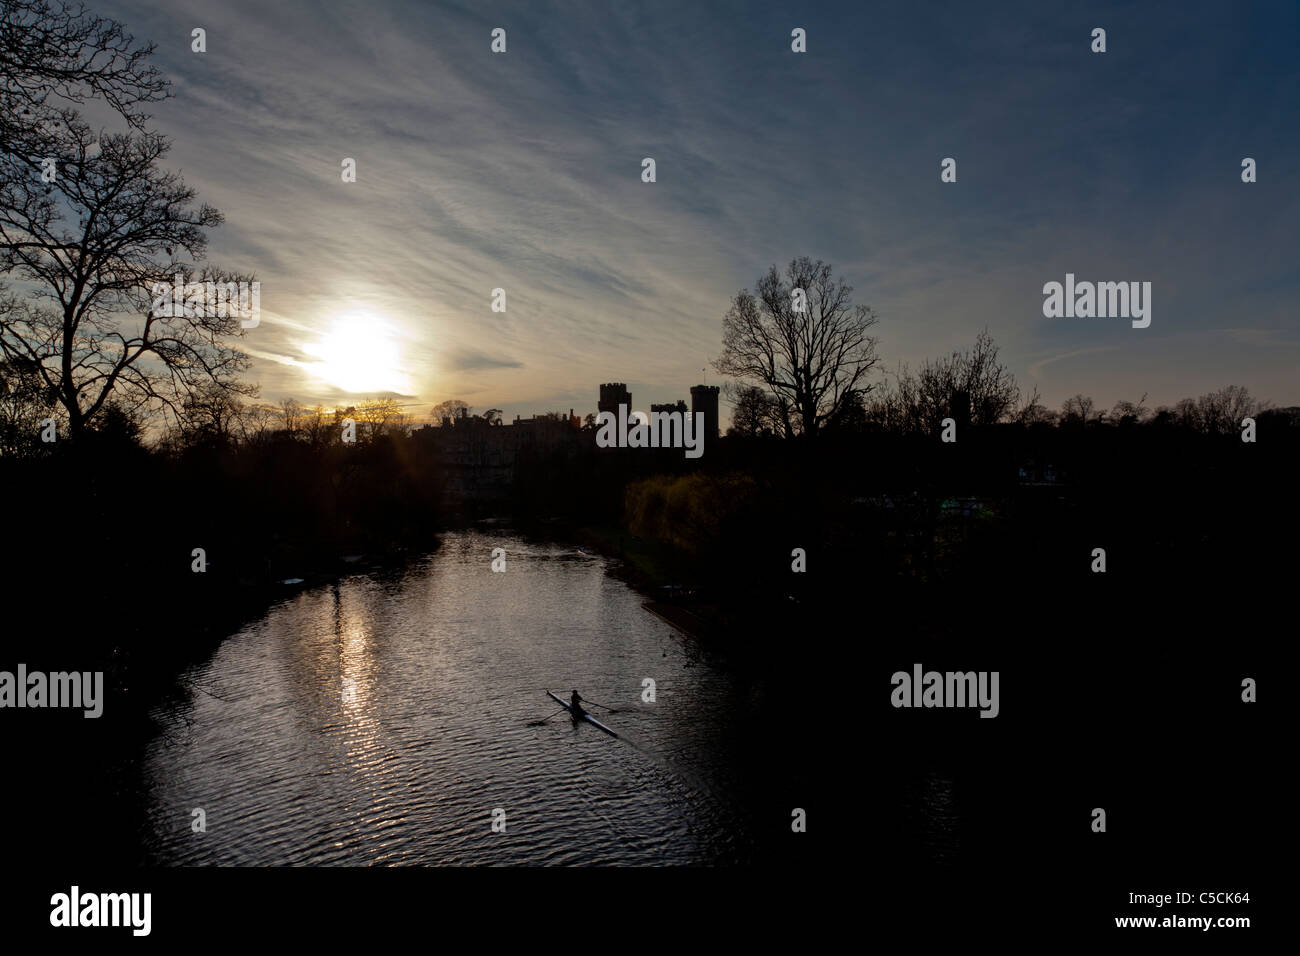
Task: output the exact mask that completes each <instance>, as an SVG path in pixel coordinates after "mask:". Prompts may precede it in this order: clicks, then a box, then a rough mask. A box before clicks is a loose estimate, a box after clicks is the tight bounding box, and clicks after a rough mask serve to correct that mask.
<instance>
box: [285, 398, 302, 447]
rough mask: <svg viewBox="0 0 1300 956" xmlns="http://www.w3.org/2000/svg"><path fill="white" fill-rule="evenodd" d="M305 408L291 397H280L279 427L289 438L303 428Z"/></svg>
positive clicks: (293, 436)
mask: <svg viewBox="0 0 1300 956" xmlns="http://www.w3.org/2000/svg"><path fill="white" fill-rule="evenodd" d="M306 414H307V412H306V409H304V408H303V407H302V405H301V404H299V403H298V401H297V400H295V399H292V398H282V399H280V427H281V428H283V429H284V432H285V434H286V435H288V436H289V437H290V438H297V437H298V435H299V433H300V432H301V431H302V430H303V425H304V419H305V418H306Z"/></svg>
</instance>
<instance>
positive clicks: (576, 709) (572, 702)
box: [569, 690, 586, 717]
mask: <svg viewBox="0 0 1300 956" xmlns="http://www.w3.org/2000/svg"><path fill="white" fill-rule="evenodd" d="M580 700H582V697H581V696H580V695H579V694H578V692H577V691H576V690H575V691H574V692H573V696H572V697H571V698H569V708H570V709H571V710H572V711H573V716H574V717H581V716H582V715H583V714H585V713H586V711H585V710H583V709H582V704H580V703H578V701H580Z"/></svg>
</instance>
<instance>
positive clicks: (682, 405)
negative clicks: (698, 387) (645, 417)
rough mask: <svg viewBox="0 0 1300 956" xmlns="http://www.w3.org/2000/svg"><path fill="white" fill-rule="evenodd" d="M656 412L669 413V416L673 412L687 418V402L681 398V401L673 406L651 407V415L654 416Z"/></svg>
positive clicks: (678, 400)
mask: <svg viewBox="0 0 1300 956" xmlns="http://www.w3.org/2000/svg"><path fill="white" fill-rule="evenodd" d="M655 412H661V413H667V414H671V413H672V412H681V414H682V417H683V418H685V416H686V402H685V400H683V399H680V398H679V399H677V401H676V403H675V404H672V405H668V404H664V405H651V406H650V413H651V414H654V413H655Z"/></svg>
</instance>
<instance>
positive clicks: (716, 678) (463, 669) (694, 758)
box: [142, 531, 790, 865]
mask: <svg viewBox="0 0 1300 956" xmlns="http://www.w3.org/2000/svg"><path fill="white" fill-rule="evenodd" d="M494 548H503V549H504V550H505V561H506V570H505V571H504V572H493V571H492V570H491V563H492V557H493V549H494ZM606 571H607V559H606V558H603V557H600V556H597V555H591V554H586V553H583V552H582V551H581V550H579V549H578V548H577V547H573V546H566V545H562V544H555V543H539V542H537V541H533V540H531V539H526V538H523V537H520V536H518V535H515V534H512V533H509V532H501V533H494V532H491V531H470V532H454V533H449V534H448V535H446V537H445V539H444V541H443V544H442V546H441V547H440V548H439V549H438V550H437V551H436V552H435V553H433V554H431V555H429V556H427V557H426V558H425V559H423V560H422V561H419V562H415V563H413V564H411V565H409V566H408V567H406V568H405V569H403V570H400V571H394V570H377V571H370V572H365V573H357V574H355V575H353V576H350V577H346V578H344V579H342V580H339V581H338V582H337V583H334V584H328V585H324V586H320V587H315V588H312V589H309V590H305V591H301V592H298V593H295V594H293V595H292V596H290V597H288V598H286V599H285V600H284V601H282V602H281V603H279V604H277V605H276V606H274V607H272V608H270V609H269V611H268V612H267V613H266V614H265V615H264V616H263V617H261V619H260V620H257V621H255V622H253V623H251V624H249V625H248V626H246V627H244V628H243V629H241V630H240V631H239V632H238V633H235V634H233V635H231V636H230V637H229V638H227V639H226V640H225V641H224V642H223V643H222V644H221V646H220V647H219V648H218V649H217V650H216V651H215V653H214V654H213V655H212V657H211V658H210V659H209V660H208V661H206V662H205V663H204V664H202V665H201V666H198V667H195V668H193V669H192V670H191V671H190V672H189V673H187V674H186V681H187V682H188V683H189V684H190V685H191V686H192V688H193V690H192V692H191V693H190V694H188V695H186V696H184V697H182V698H180V699H178V700H177V701H174V702H172V703H170V704H167V705H164V706H162V707H161V708H160V709H159V710H157V711H156V712H155V713H154V715H153V716H154V718H155V719H156V720H157V721H158V722H159V724H160V725H161V727H162V728H163V729H162V732H161V733H159V734H158V735H157V736H156V737H155V739H154V740H153V741H152V742H151V743H150V744H149V746H148V749H147V752H146V754H145V758H144V761H143V765H142V772H143V775H144V790H145V795H146V805H147V810H146V814H145V815H146V821H147V822H146V824H145V833H144V836H143V840H144V850H145V858H146V860H148V861H149V862H152V863H155V864H159V865H250V864H251V865H554V864H561V865H563V864H578V865H602V864H603V865H609V864H615V865H652V864H653V865H664V864H670V865H671V864H700V865H726V864H741V863H750V862H761V861H762V860H763V859H765V858H766V857H767V856H768V855H769V850H770V846H771V844H772V841H773V836H772V835H771V834H781V833H784V834H787V837H786V839H788V834H789V833H790V827H789V819H790V810H788V809H787V810H784V811H783V813H784V822H782V821H781V820H780V819H766V818H764V819H759V817H760V816H763V815H765V814H767V812H768V810H767V808H766V805H762V804H756V803H755V801H754V799H753V796H754V790H755V779H756V778H755V776H754V774H755V773H756V770H755V768H754V767H752V766H750V764H751V763H752V762H753V760H752V757H751V756H749V755H751V754H752V753H754V752H755V751H756V750H761V736H762V734H763V728H764V727H765V726H767V725H768V723H769V721H770V717H771V714H770V711H771V708H772V704H771V702H770V700H769V699H768V696H767V694H766V693H765V690H764V682H763V681H762V680H761V679H759V678H757V677H754V676H752V675H750V676H746V675H745V673H744V670H743V668H735V667H730V666H728V665H726V664H725V663H724V662H722V661H720V660H718V659H713V658H711V657H710V656H708V655H706V654H704V653H702V652H701V651H700V649H699V648H698V647H697V646H696V645H695V642H694V641H693V640H691V639H689V638H686V637H684V636H683V635H681V634H679V633H677V632H676V631H675V630H674V629H673V628H672V627H670V626H669V625H668V624H666V623H664V622H663V621H661V620H659V619H658V618H656V617H655V616H653V615H651V614H650V613H648V612H647V611H645V610H644V609H643V608H642V607H641V603H642V600H643V598H642V597H641V596H640V595H638V594H637V593H636V592H635V591H633V590H632V589H630V588H629V587H628V586H627V585H625V584H624V583H622V582H621V581H619V580H617V579H616V578H614V577H612V576H611V575H609V574H608V573H606ZM646 678H650V679H653V680H654V681H655V690H656V701H655V702H654V703H646V702H643V701H642V699H641V698H642V686H643V684H642V682H643V680H644V679H646ZM547 688H549V689H551V690H554V691H556V692H557V693H560V694H562V695H563V696H565V697H567V696H568V692H569V691H570V690H572V689H573V688H577V689H578V690H579V691H580V692H581V693H582V694H583V696H584V697H588V698H590V699H593V700H596V701H600V702H602V703H604V704H607V705H609V706H610V707H612V708H614V712H612V713H608V715H606V714H603V713H601V712H600V710H599V708H593V709H592V710H593V713H595V714H599V715H600V716H601V717H602V718H603V719H604V722H605V723H606V724H608V725H610V726H611V727H612V728H613V729H615V730H616V731H617V732H618V733H619V734H620V738H619V739H614V738H612V737H609V736H607V735H606V734H604V733H601V732H600V731H599V730H598V729H597V728H595V727H593V726H591V725H589V724H586V723H582V724H575V723H574V722H573V721H571V720H570V719H569V717H568V715H567V714H561V715H559V716H556V717H554V718H552V719H551V720H549V721H547V722H546V723H544V724H541V725H535V723H534V722H536V721H538V720H539V719H541V718H545V717H546V716H547V715H549V714H552V713H553V712H554V711H556V710H558V709H559V708H558V706H557V705H556V704H555V703H554V701H552V700H551V699H550V698H549V697H547V696H546V695H545V693H544V690H545V689H547ZM760 806H761V807H764V809H760ZM195 810H202V811H203V818H204V821H205V826H206V831H205V832H196V827H195V826H194V821H195V820H196V819H198V817H197V816H196V814H195V813H194V811H195ZM494 811H503V812H504V830H503V831H502V826H501V822H500V821H501V819H502V814H501V813H496V814H495V818H496V819H497V821H498V825H497V826H496V828H495V829H494V827H493V821H494Z"/></svg>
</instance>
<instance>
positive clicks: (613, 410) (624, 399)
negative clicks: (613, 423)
mask: <svg viewBox="0 0 1300 956" xmlns="http://www.w3.org/2000/svg"><path fill="white" fill-rule="evenodd" d="M620 405H626V406H627V408H628V411H631V410H632V393H631V392H629V391H628V390H627V385H625V384H624V383H623V382H607V383H605V384H604V385H601V386H600V401H599V402H597V403H596V408H597V409H599V410H600V411H602V412H609V413H610V414H612V415H618V406H620Z"/></svg>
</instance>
